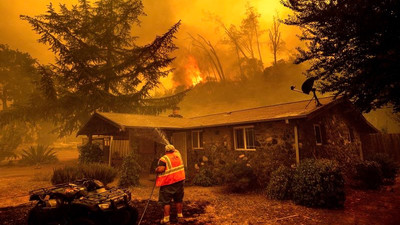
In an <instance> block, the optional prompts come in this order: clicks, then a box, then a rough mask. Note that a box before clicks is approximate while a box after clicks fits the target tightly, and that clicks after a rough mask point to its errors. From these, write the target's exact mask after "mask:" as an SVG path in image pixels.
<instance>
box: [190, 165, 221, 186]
mask: <svg viewBox="0 0 400 225" xmlns="http://www.w3.org/2000/svg"><path fill="white" fill-rule="evenodd" d="M213 177H214V175H213V172H212V170H211V169H209V168H206V167H202V168H201V169H200V170H199V172H198V173H197V174H196V176H195V177H194V179H193V184H194V185H198V186H203V187H210V186H213V185H215V184H217V182H216V180H214V178H213Z"/></svg>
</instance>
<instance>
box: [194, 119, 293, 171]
mask: <svg viewBox="0 0 400 225" xmlns="http://www.w3.org/2000/svg"><path fill="white" fill-rule="evenodd" d="M240 126H254V133H255V145H256V151H237V150H235V149H234V140H233V138H234V135H233V130H234V128H235V127H236V126H223V127H213V128H203V129H201V131H202V132H203V147H204V148H203V149H193V148H192V137H191V135H192V131H190V132H188V135H187V138H188V139H187V143H188V162H189V163H188V174H189V176H190V175H193V174H194V173H195V172H196V168H198V167H199V166H201V164H202V163H204V160H218V158H223V157H224V156H225V157H226V155H227V154H228V155H230V156H232V157H235V156H239V155H241V154H245V155H246V156H249V157H257V156H263V154H262V153H264V151H268V150H269V149H272V148H281V149H286V150H287V151H289V152H293V156H295V148H294V128H293V127H294V124H291V123H290V121H289V123H288V124H287V123H286V122H285V121H276V122H264V123H254V124H247V125H240ZM240 126H238V127H240ZM293 162H295V158H293Z"/></svg>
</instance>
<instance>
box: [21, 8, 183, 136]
mask: <svg viewBox="0 0 400 225" xmlns="http://www.w3.org/2000/svg"><path fill="white" fill-rule="evenodd" d="M143 15H144V12H143V5H142V1H140V0H97V1H96V2H95V3H93V4H91V3H89V2H88V1H87V0H80V1H79V3H78V4H77V5H74V6H72V7H70V8H69V7H67V6H66V5H63V4H61V5H60V9H59V10H58V11H57V10H56V9H54V7H53V6H52V5H51V4H50V5H49V6H48V11H47V13H46V14H43V15H39V16H35V17H31V16H25V15H22V16H21V19H23V20H26V21H28V22H29V23H30V24H31V25H32V27H33V30H34V31H36V33H38V34H39V35H40V36H41V37H40V39H39V42H41V43H44V44H47V45H49V46H50V49H51V50H52V51H53V52H54V54H55V56H56V62H55V64H51V65H48V66H43V67H42V68H41V82H40V89H41V91H42V92H41V94H40V95H37V96H35V97H34V98H33V99H34V100H33V101H35V104H32V107H33V108H34V109H33V111H34V112H38V113H40V115H38V116H41V117H49V118H52V119H53V121H54V122H55V123H56V124H57V125H58V126H59V132H60V134H61V135H64V134H69V133H71V132H72V131H74V130H77V129H78V128H79V126H81V125H82V123H84V122H85V121H86V120H87V119H88V117H89V115H90V114H91V113H93V112H94V111H95V110H99V111H106V112H123V113H153V114H157V113H160V112H161V111H163V110H165V109H167V108H169V107H171V106H173V105H175V104H177V102H178V101H179V100H180V99H181V98H182V96H183V94H178V95H175V96H172V97H168V98H163V99H149V92H150V91H151V90H152V89H153V88H155V87H157V85H159V83H160V81H159V78H161V77H165V76H167V75H168V74H169V73H170V71H171V68H170V67H169V66H170V64H171V62H172V61H173V59H174V58H172V57H171V56H170V53H171V52H172V51H173V50H175V49H176V46H175V45H174V43H173V39H174V34H175V33H176V32H177V30H178V27H179V24H180V23H179V22H178V23H177V24H175V25H174V26H172V27H171V28H170V30H169V31H168V32H167V33H165V34H164V35H162V36H157V37H156V38H155V40H154V41H153V42H152V43H150V44H147V45H144V46H139V45H137V44H136V43H135V41H136V39H137V37H135V36H132V32H133V28H134V27H135V26H136V25H140V20H139V17H140V16H143Z"/></svg>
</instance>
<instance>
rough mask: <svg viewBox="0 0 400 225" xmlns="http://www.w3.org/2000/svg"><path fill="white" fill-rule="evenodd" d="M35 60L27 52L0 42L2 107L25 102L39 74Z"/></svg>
mask: <svg viewBox="0 0 400 225" xmlns="http://www.w3.org/2000/svg"><path fill="white" fill-rule="evenodd" d="M35 63H36V60H35V59H33V58H32V57H31V56H30V55H29V54H28V53H24V52H20V51H18V50H13V49H10V48H9V47H8V46H7V45H3V44H0V100H1V104H2V109H3V110H6V109H9V108H10V106H14V105H23V104H25V103H26V102H27V101H28V99H29V97H30V94H32V93H33V92H34V90H35V85H34V82H35V81H37V79H38V78H39V75H38V73H37V71H36V68H35Z"/></svg>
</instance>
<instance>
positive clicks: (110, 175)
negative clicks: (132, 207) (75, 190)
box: [51, 163, 117, 184]
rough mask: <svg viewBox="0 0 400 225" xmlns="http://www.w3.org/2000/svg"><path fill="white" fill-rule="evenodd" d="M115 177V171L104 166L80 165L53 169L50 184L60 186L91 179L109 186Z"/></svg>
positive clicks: (95, 164) (94, 164) (93, 164)
mask: <svg viewBox="0 0 400 225" xmlns="http://www.w3.org/2000/svg"><path fill="white" fill-rule="evenodd" d="M116 176H117V170H116V169H114V168H112V167H109V166H107V165H105V164H98V163H90V164H80V165H77V166H65V167H63V168H58V169H54V171H53V176H52V177H51V183H52V184H62V183H67V182H71V181H75V180H78V179H83V178H91V179H96V180H99V181H101V182H103V183H104V184H109V183H111V182H113V181H114V179H115V177H116Z"/></svg>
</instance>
